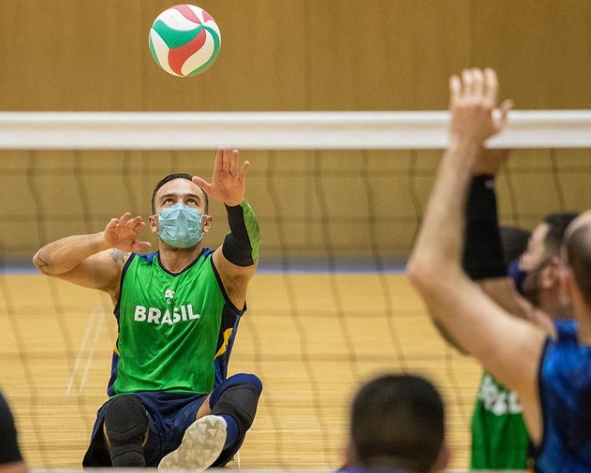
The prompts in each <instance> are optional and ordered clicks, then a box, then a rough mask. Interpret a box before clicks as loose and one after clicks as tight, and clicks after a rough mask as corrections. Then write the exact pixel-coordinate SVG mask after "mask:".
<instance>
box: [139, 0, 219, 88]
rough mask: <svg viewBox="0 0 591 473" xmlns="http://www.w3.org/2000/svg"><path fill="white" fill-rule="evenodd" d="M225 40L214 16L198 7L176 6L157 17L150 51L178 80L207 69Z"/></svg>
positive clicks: (157, 62) (152, 29)
mask: <svg viewBox="0 0 591 473" xmlns="http://www.w3.org/2000/svg"><path fill="white" fill-rule="evenodd" d="M221 44H222V39H221V35H220V29H219V28H218V25H217V24H216V22H215V20H214V19H213V17H212V16H211V15H210V14H209V13H207V12H206V11H205V10H203V9H202V8H199V7H196V6H195V5H175V6H174V7H170V8H169V9H168V10H165V11H163V12H162V13H160V15H158V16H157V17H156V19H155V20H154V23H153V24H152V28H151V29H150V52H151V53H152V57H153V58H154V61H156V64H158V65H159V66H160V67H161V68H162V69H164V70H165V71H166V72H168V73H169V74H172V75H173V76H178V77H189V76H195V75H197V74H200V73H202V72H203V71H205V70H207V69H208V68H209V67H210V66H211V65H212V64H213V63H214V62H215V60H216V58H217V57H218V54H219V53H220V47H221Z"/></svg>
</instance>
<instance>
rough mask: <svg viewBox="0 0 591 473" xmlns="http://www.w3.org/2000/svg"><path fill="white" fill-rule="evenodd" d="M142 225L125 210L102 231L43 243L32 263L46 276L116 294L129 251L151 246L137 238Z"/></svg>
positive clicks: (145, 249) (141, 222)
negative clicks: (124, 212) (125, 212)
mask: <svg viewBox="0 0 591 473" xmlns="http://www.w3.org/2000/svg"><path fill="white" fill-rule="evenodd" d="M144 225H145V224H144V222H143V221H142V218H141V217H135V218H131V215H129V214H124V215H123V216H122V217H121V218H119V219H111V221H110V222H109V223H108V224H107V226H106V227H105V230H104V231H103V232H99V233H95V234H91V235H74V236H70V237H66V238H62V239H60V240H56V241H54V242H52V243H49V244H47V245H45V246H44V247H43V248H41V249H40V250H39V251H37V253H35V255H34V256H33V264H34V265H35V266H36V267H37V268H38V269H39V270H40V271H41V272H42V273H44V274H46V275H48V276H53V277H56V278H60V279H64V280H66V281H69V282H72V283H74V284H78V285H80V286H84V287H88V288H92V289H101V290H103V291H106V292H109V293H110V294H111V295H115V292H116V291H117V290H118V287H119V277H120V275H121V270H122V268H123V265H124V263H125V261H126V259H127V257H128V256H129V253H130V252H132V251H137V252H144V251H147V250H149V248H150V244H149V243H148V242H142V241H138V240H137V238H138V236H139V231H140V230H141V228H142V227H143V226H144Z"/></svg>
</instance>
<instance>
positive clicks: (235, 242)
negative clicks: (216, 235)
mask: <svg viewBox="0 0 591 473" xmlns="http://www.w3.org/2000/svg"><path fill="white" fill-rule="evenodd" d="M226 211H227V212H228V224H229V225H230V233H228V234H227V235H226V238H225V239H224V244H223V245H222V253H223V255H224V257H225V258H226V259H227V260H228V261H230V262H231V263H233V264H235V265H236V266H243V267H245V266H252V265H253V264H255V262H256V261H257V260H258V254H259V241H260V236H259V227H258V224H257V222H256V218H255V216H254V212H253V211H252V209H251V208H250V205H248V203H247V202H246V201H244V202H243V203H242V204H241V205H236V206H233V207H228V206H227V205H226Z"/></svg>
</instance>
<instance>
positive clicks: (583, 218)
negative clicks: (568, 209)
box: [564, 210, 591, 241]
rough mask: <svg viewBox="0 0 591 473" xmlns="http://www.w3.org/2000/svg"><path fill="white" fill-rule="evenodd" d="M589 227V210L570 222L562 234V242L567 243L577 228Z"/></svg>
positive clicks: (590, 214) (590, 221)
mask: <svg viewBox="0 0 591 473" xmlns="http://www.w3.org/2000/svg"><path fill="white" fill-rule="evenodd" d="M589 225H591V210H587V211H585V212H583V213H582V214H581V215H579V216H578V217H577V218H575V219H574V220H573V221H572V222H571V224H570V225H569V226H568V227H567V229H566V232H565V234H564V236H565V238H564V241H568V239H569V238H570V236H571V235H572V234H573V233H574V232H575V231H576V230H578V229H579V228H583V227H589Z"/></svg>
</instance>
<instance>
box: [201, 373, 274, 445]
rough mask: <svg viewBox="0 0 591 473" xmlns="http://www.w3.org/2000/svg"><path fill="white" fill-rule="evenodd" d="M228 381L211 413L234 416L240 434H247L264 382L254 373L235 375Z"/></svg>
mask: <svg viewBox="0 0 591 473" xmlns="http://www.w3.org/2000/svg"><path fill="white" fill-rule="evenodd" d="M226 382H227V383H228V386H227V387H225V388H224V389H223V390H222V392H221V393H220V395H219V398H218V399H217V400H216V402H215V404H214V406H213V407H212V409H211V413H212V414H214V415H219V414H227V415H229V416H231V417H233V418H234V419H235V420H236V423H237V424H238V427H239V428H240V435H245V434H246V431H247V430H248V429H249V428H250V426H251V425H252V423H253V421H254V416H255V415H256V412H257V405H258V402H259V397H260V396H261V392H262V390H263V384H262V383H261V380H260V379H259V378H258V377H256V376H255V375H252V374H238V375H234V376H232V377H231V378H230V379H228V380H227V381H226Z"/></svg>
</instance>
